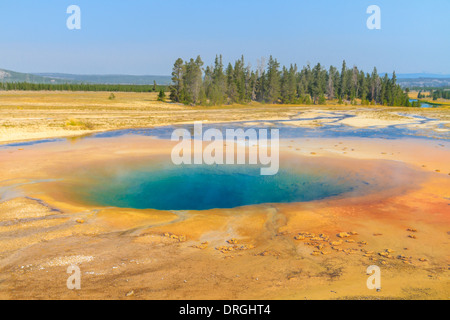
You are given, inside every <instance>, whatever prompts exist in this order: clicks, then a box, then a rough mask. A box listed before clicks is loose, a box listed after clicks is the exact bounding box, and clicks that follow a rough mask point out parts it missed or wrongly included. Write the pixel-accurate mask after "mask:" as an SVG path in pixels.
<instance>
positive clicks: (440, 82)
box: [397, 76, 450, 88]
mask: <svg viewBox="0 0 450 320" xmlns="http://www.w3.org/2000/svg"><path fill="white" fill-rule="evenodd" d="M397 83H398V84H399V85H400V86H402V87H403V88H406V87H408V88H414V87H420V88H423V87H432V88H437V87H450V76H449V77H448V78H404V79H398V80H397Z"/></svg>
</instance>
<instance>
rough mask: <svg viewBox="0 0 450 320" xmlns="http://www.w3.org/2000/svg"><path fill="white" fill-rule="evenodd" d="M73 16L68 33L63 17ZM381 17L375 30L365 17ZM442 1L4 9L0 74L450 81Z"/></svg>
mask: <svg viewBox="0 0 450 320" xmlns="http://www.w3.org/2000/svg"><path fill="white" fill-rule="evenodd" d="M71 4H76V5H78V6H80V8H81V14H82V17H81V21H82V22H81V26H82V29H81V30H78V31H70V30H68V29H67V27H66V19H67V17H68V14H66V9H67V7H68V6H69V5H71ZM371 4H376V5H378V6H380V8H381V18H382V22H381V23H382V25H381V30H368V29H367V27H366V20H367V18H368V16H369V15H368V14H366V9H367V7H368V6H369V5H371ZM449 17H450V1H449V0H432V1H429V0H422V1H418V0H376V1H375V0H369V1H366V0H342V1H338V0H277V1H275V0H270V1H269V0H132V1H129V0H128V1H125V0H70V1H66V0H39V1H36V0H14V1H1V2H0V39H1V40H0V68H4V69H10V70H16V71H20V72H66V73H81V74H113V73H115V74H117V73H122V74H154V75H168V74H170V72H171V68H172V65H173V62H174V61H175V59H176V58H178V57H182V58H184V59H186V58H189V57H194V56H196V55H198V54H200V55H201V56H202V58H203V60H204V61H205V62H206V63H207V64H211V63H212V62H213V60H214V56H215V54H216V53H222V54H223V55H224V59H225V61H226V62H228V61H234V60H235V59H237V58H239V57H240V55H241V54H244V55H245V57H246V59H247V61H248V62H251V63H252V65H254V66H255V65H256V63H257V59H258V58H260V57H262V56H265V57H268V56H269V55H273V56H274V57H276V58H278V60H279V61H280V62H281V63H282V64H289V63H291V62H292V63H297V64H298V65H300V66H302V65H304V64H306V63H307V62H310V63H311V64H315V63H317V62H321V63H322V64H324V65H325V66H329V65H330V64H333V65H335V66H340V65H341V62H342V60H343V59H346V60H347V63H348V64H349V65H357V66H358V67H361V68H363V69H364V70H365V71H371V70H372V68H373V66H377V68H378V71H379V72H392V71H393V70H396V71H397V73H419V72H428V73H444V74H450V19H449Z"/></svg>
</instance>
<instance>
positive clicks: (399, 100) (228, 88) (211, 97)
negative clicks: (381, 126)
mask: <svg viewBox="0 0 450 320" xmlns="http://www.w3.org/2000/svg"><path fill="white" fill-rule="evenodd" d="M396 81H397V78H396V75H395V72H394V73H393V76H392V77H389V76H388V75H387V74H385V75H384V76H380V75H379V74H378V72H377V69H376V68H374V69H373V71H372V73H371V74H369V73H364V72H363V71H361V70H359V69H358V68H357V67H356V66H354V67H352V68H349V67H347V64H346V62H345V61H343V63H342V68H341V70H340V71H339V70H338V69H337V68H335V67H333V66H331V67H330V68H329V69H328V70H327V69H325V68H324V67H323V66H322V65H321V64H320V63H318V64H317V65H315V66H314V67H311V66H310V65H309V64H308V65H307V66H304V67H303V68H302V69H301V70H299V69H298V67H297V65H296V64H291V65H290V66H289V67H285V66H283V67H281V66H280V63H279V62H278V61H277V59H274V58H273V57H272V56H270V58H269V59H268V61H267V64H266V63H265V62H264V59H262V61H260V63H259V65H258V67H257V68H256V69H252V68H251V66H250V64H247V65H246V64H245V61H244V57H243V56H242V57H241V58H240V59H238V60H236V61H235V63H234V64H231V63H229V64H228V65H227V66H226V67H225V66H224V64H223V59H222V55H218V56H216V58H215V62H214V65H211V66H206V67H204V63H203V61H202V59H201V57H200V56H198V57H197V58H196V59H193V58H191V59H190V60H189V61H183V59H181V58H179V59H177V60H176V61H175V63H174V65H173V70H172V85H171V86H170V99H171V100H172V101H173V102H180V103H184V104H188V105H223V104H233V103H249V102H251V101H257V102H262V103H270V104H326V101H327V100H337V102H338V103H340V104H341V103H347V102H349V103H352V104H356V99H360V101H361V104H363V105H368V104H382V105H390V106H410V102H409V98H408V95H407V93H405V92H404V91H403V90H402V88H401V87H400V86H399V85H398V84H397V82H396Z"/></svg>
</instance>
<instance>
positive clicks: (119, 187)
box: [75, 165, 361, 210]
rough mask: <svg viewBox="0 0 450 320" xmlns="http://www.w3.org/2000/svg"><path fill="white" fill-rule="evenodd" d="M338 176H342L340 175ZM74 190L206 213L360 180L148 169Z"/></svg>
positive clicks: (96, 199) (226, 168) (316, 195)
mask: <svg viewBox="0 0 450 320" xmlns="http://www.w3.org/2000/svg"><path fill="white" fill-rule="evenodd" d="M343 174H344V173H343ZM82 180H83V181H86V182H85V183H86V185H84V186H77V187H76V188H75V189H76V190H78V191H77V192H78V196H79V197H81V198H82V199H83V200H85V201H87V202H88V203H90V204H95V205H102V206H113V207H120V208H135V209H150V208H152V209H159V210H207V209H213V208H234V207H240V206H245V205H255V204H263V203H290V202H304V201H311V200H318V199H324V198H327V197H332V196H337V195H340V194H343V193H346V192H350V191H352V190H354V189H356V188H361V186H360V185H357V184H361V182H355V180H353V182H352V180H349V179H347V178H343V176H339V175H336V174H329V172H328V173H327V172H322V173H321V171H317V170H305V172H304V173H294V172H290V171H287V170H280V172H279V173H278V174H277V175H274V176H261V175H260V168H259V167H254V166H236V165H222V166H206V165H204V166H187V167H183V166H172V165H171V166H167V165H166V166H153V167H150V168H141V169H120V170H118V169H117V170H110V171H107V172H103V173H101V174H98V173H96V176H92V175H90V178H89V179H88V180H85V179H82Z"/></svg>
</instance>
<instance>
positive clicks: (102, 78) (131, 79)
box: [34, 73, 171, 85]
mask: <svg viewBox="0 0 450 320" xmlns="http://www.w3.org/2000/svg"><path fill="white" fill-rule="evenodd" d="M34 75H37V76H41V77H46V78H52V79H64V80H70V81H73V82H77V83H80V82H83V83H96V84H135V85H145V84H147V85H149V84H153V82H154V81H156V84H159V85H169V84H170V83H171V78H170V77H169V76H155V75H143V76H135V75H122V74H106V75H96V74H92V75H83V74H68V73H35V74H34Z"/></svg>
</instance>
